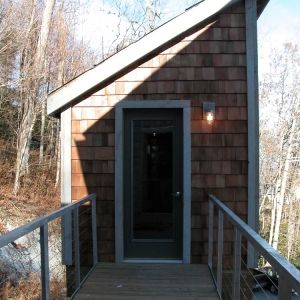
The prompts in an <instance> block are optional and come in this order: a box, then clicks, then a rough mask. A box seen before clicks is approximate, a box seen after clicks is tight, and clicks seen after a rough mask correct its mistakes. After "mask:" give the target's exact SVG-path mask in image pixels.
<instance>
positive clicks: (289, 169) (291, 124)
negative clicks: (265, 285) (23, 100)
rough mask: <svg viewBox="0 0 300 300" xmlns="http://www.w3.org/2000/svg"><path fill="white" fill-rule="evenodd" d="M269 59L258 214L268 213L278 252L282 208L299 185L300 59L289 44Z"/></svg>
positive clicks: (263, 92) (263, 88)
mask: <svg viewBox="0 0 300 300" xmlns="http://www.w3.org/2000/svg"><path fill="white" fill-rule="evenodd" d="M272 58H273V59H272V61H271V63H270V72H269V73H268V74H266V75H265V76H264V78H263V80H262V82H261V103H260V106H261V111H262V117H261V119H262V121H261V130H260V142H261V154H260V156H261V157H260V159H261V168H260V169H261V174H260V175H261V176H260V178H261V185H262V187H263V188H262V191H265V193H263V194H262V203H261V209H260V212H262V214H263V216H266V213H267V212H268V211H271V215H270V216H269V218H270V219H269V223H270V225H269V243H270V244H272V246H273V247H274V248H275V249H277V248H278V244H279V240H280V232H281V231H280V228H281V227H280V226H281V224H282V215H283V211H284V206H285V205H288V203H289V201H291V200H290V199H292V197H293V196H292V192H291V191H292V190H294V189H295V184H296V182H298V180H297V178H296V176H295V168H296V167H298V163H297V164H295V157H299V150H298V149H299V147H298V146H299V138H298V136H299V129H298V128H299V109H300V93H299V91H300V81H299V69H300V55H299V51H298V48H297V46H295V45H292V44H289V43H288V44H285V45H284V48H283V51H281V52H280V51H275V50H274V51H273V53H272ZM270 189H271V190H272V194H271V195H272V196H271V197H270V193H269V192H268V191H270ZM266 198H268V201H267V203H266V201H265V200H266ZM297 214H298V216H299V214H300V212H297Z"/></svg>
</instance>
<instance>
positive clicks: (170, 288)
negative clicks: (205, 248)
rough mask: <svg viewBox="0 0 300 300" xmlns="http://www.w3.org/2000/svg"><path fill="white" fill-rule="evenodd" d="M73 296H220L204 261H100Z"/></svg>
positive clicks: (211, 298) (77, 299)
mask: <svg viewBox="0 0 300 300" xmlns="http://www.w3.org/2000/svg"><path fill="white" fill-rule="evenodd" d="M74 299H75V300H83V299H108V300H111V299H118V300H123V299H124V300H127V299H128V300H129V299H145V300H148V299H172V300H177V299H180V300H183V299H187V300H192V299H204V300H217V299H219V298H218V295H217V292H216V288H215V285H214V283H213V280H212V277H211V274H210V271H209V269H208V266H207V265H198V264H137V263H134V264H129V263H123V264H114V263H99V264H98V265H97V266H96V268H95V269H94V270H93V272H92V273H91V275H90V276H89V278H88V279H87V280H86V282H85V283H84V284H83V286H82V288H81V289H80V290H79V292H78V293H77V295H76V296H75V298H74Z"/></svg>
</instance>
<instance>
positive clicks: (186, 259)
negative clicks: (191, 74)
mask: <svg viewBox="0 0 300 300" xmlns="http://www.w3.org/2000/svg"><path fill="white" fill-rule="evenodd" d="M156 108H161V109H172V108H177V109H178V108H179V109H180V108H181V109H182V119H183V192H182V195H183V255H182V262H183V263H187V264H188V263H190V257H191V254H190V252H191V109H190V100H147V101H126V100H124V101H121V102H119V103H118V104H116V106H115V261H116V263H121V262H124V232H123V209H124V204H123V202H124V199H123V185H124V181H123V166H124V161H123V159H124V158H123V149H124V130H123V124H124V110H126V109H156ZM136 261H137V262H139V260H136ZM149 262H156V263H157V262H161V263H163V262H168V261H164V260H161V261H160V260H151V261H149ZM180 262H181V261H180Z"/></svg>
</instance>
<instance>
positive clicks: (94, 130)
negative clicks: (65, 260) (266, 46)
mask: <svg viewBox="0 0 300 300" xmlns="http://www.w3.org/2000/svg"><path fill="white" fill-rule="evenodd" d="M267 3H268V0H257V1H256V0H205V1H201V2H200V3H198V4H197V5H195V6H193V7H191V8H190V9H188V10H186V11H185V12H184V13H183V14H181V15H179V16H178V17H176V18H174V19H172V20H171V21H169V22H167V23H166V24H164V25H162V26H160V27H159V28H157V29H155V30H154V31H152V32H151V33H149V34H147V35H146V36H145V37H143V38H142V39H140V40H139V41H138V42H136V43H134V44H131V45H130V46H128V47H127V48H125V49H123V50H121V51H120V52H118V53H116V54H115V55H113V56H111V57H110V58H108V59H106V60H105V61H103V62H102V63H100V64H99V65H97V66H95V67H94V68H93V69H91V70H89V71H87V72H86V73H84V74H82V75H80V76H79V77H77V78H75V79H74V80H72V81H71V82H69V83H67V84H65V85H64V86H62V87H60V88H59V89H57V90H55V91H54V92H52V93H51V94H50V95H49V98H48V114H49V115H53V116H57V117H59V118H61V130H62V137H61V142H62V180H61V182H62V196H61V199H62V204H68V203H70V202H72V201H75V200H78V199H80V198H82V197H84V196H86V195H89V194H91V193H96V194H97V224H98V249H99V250H98V257H99V261H102V262H123V261H145V260H146V261H149V260H150V261H153V262H157V261H159V262H164V261H166V260H167V261H182V262H184V263H205V262H207V255H208V253H207V242H208V224H207V222H208V218H207V216H208V201H207V194H213V195H215V196H216V197H217V198H219V199H220V200H221V201H222V202H223V203H225V204H226V205H227V206H228V207H229V208H230V209H231V210H232V211H233V212H234V213H235V214H237V215H238V216H239V217H240V218H241V219H243V220H244V221H245V222H246V223H248V224H249V225H250V226H251V227H252V228H254V229H255V230H257V229H258V187H259V185H258V78H257V17H258V16H259V15H260V14H261V13H262V11H263V9H264V8H265V6H266V5H267ZM225 231H226V229H225V230H224V241H226V239H228V238H229V237H228V236H226V232H225Z"/></svg>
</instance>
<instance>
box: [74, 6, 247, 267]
mask: <svg viewBox="0 0 300 300" xmlns="http://www.w3.org/2000/svg"><path fill="white" fill-rule="evenodd" d="M245 44H246V42H245V17H244V4H243V3H240V4H238V5H235V6H233V7H232V8H230V9H228V10H227V11H226V12H225V13H223V14H221V15H219V16H218V17H216V18H215V19H214V20H212V21H211V23H210V24H209V25H207V26H206V27H205V28H201V29H200V30H199V29H198V31H197V32H194V33H193V34H191V35H190V36H189V37H187V38H185V39H184V40H182V41H180V42H178V43H177V44H175V45H174V46H172V47H170V48H169V49H167V50H165V51H163V52H161V53H160V54H159V55H157V56H155V57H153V58H151V59H149V60H148V61H147V62H145V63H143V64H142V65H140V66H137V68H135V69H132V70H130V71H129V72H128V73H127V74H125V75H124V76H122V77H121V78H118V79H117V80H116V81H115V82H113V83H111V84H109V85H108V86H106V87H105V88H103V89H102V90H100V91H98V92H97V93H95V94H94V95H93V96H91V97H89V98H87V99H85V100H83V101H81V102H79V103H78V104H76V105H75V106H73V108H72V199H73V200H77V199H80V198H81V197H83V196H86V195H87V194H90V193H94V192H95V193H96V194H97V199H98V202H97V218H98V240H99V243H98V247H99V250H98V251H99V261H111V262H113V261H114V259H115V257H114V251H115V250H114V234H115V232H114V209H115V208H114V169H115V165H114V153H115V149H114V131H115V129H114V126H115V120H114V116H115V113H114V106H115V104H116V103H118V102H119V101H126V100H147V101H151V100H191V117H192V118H191V134H192V136H191V143H192V162H191V166H192V174H191V185H192V206H191V207H192V218H191V224H192V229H191V230H192V232H191V237H192V240H191V262H192V263H204V262H206V261H207V241H208V229H207V227H208V224H207V222H208V218H207V216H208V202H207V199H206V195H207V194H208V193H212V194H214V195H215V196H216V197H218V198H219V199H221V200H222V201H223V202H224V203H225V204H226V205H227V206H228V207H229V208H230V209H232V210H233V211H234V212H235V213H237V214H238V215H239V216H240V217H241V218H242V219H243V220H244V221H246V220H247V172H248V171H247V166H248V162H247V161H248V153H247V101H246V99H247V95H246V93H247V90H246V86H247V83H246V53H245V51H246V50H245V46H246V45H245ZM203 102H215V104H216V120H215V121H214V122H213V125H212V126H210V125H208V124H207V122H206V121H204V120H202V103H203ZM226 232H227V230H226V228H225V229H224V240H225V241H226ZM227 250H228V251H231V250H230V249H227ZM225 251H226V247H225Z"/></svg>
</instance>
